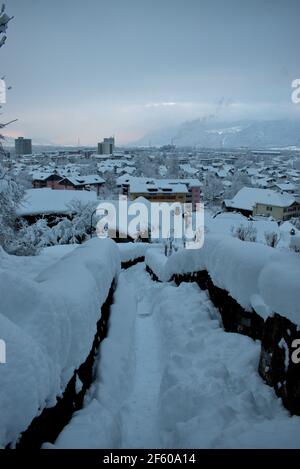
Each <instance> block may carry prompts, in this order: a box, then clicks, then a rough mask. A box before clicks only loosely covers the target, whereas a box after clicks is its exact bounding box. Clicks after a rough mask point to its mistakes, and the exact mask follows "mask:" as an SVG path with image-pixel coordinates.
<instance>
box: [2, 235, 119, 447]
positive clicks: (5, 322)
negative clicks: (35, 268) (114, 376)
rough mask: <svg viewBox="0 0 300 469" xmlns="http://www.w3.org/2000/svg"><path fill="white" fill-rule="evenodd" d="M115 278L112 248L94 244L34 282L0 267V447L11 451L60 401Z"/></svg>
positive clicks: (106, 242)
mask: <svg viewBox="0 0 300 469" xmlns="http://www.w3.org/2000/svg"><path fill="white" fill-rule="evenodd" d="M119 270H120V254H119V250H118V247H117V245H116V243H114V242H113V241H111V240H109V239H107V240H99V239H98V238H95V239H92V240H90V241H88V242H87V243H85V244H83V245H80V246H79V247H78V248H77V249H75V250H74V251H72V252H71V253H70V254H67V255H66V256H64V257H63V258H61V259H60V260H59V261H58V262H57V263H56V264H54V265H53V266H51V267H49V268H48V269H46V270H45V271H43V272H41V273H40V274H39V275H38V277H36V278H35V279H34V280H30V279H26V278H23V277H22V276H20V275H18V274H13V273H10V272H8V271H7V270H3V269H1V267H0V298H1V304H0V307H1V310H0V331H1V339H2V340H4V341H5V344H6V358H7V362H6V363H5V364H1V365H0V383H1V386H0V416H1V418H0V446H5V445H7V444H8V443H13V442H15V441H16V439H17V438H18V437H19V435H20V433H21V432H23V431H24V430H26V428H27V427H28V426H29V424H30V423H31V421H32V420H33V419H34V418H35V417H36V416H37V415H38V414H39V413H41V412H42V411H43V409H45V408H49V407H53V406H54V405H55V404H56V401H57V397H61V396H62V393H63V391H64V390H65V387H66V385H67V383H68V381H69V380H70V378H71V377H72V376H73V375H74V371H75V370H76V369H77V368H78V367H79V366H80V365H81V364H82V363H83V362H84V361H85V359H86V357H87V356H88V354H89V352H90V350H91V347H92V344H93V340H94V336H95V333H96V329H97V321H98V320H99V318H100V315H101V306H102V305H103V304H104V302H105V300H106V298H107V296H108V293H109V291H110V288H111V285H112V283H113V281H114V279H115V278H116V276H117V275H118V273H119Z"/></svg>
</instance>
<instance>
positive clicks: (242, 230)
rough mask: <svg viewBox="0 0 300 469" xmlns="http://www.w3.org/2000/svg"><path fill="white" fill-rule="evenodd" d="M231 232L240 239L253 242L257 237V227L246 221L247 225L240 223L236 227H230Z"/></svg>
mask: <svg viewBox="0 0 300 469" xmlns="http://www.w3.org/2000/svg"><path fill="white" fill-rule="evenodd" d="M232 234H233V236H235V237H236V238H238V239H240V240H241V241H252V242H253V243H254V242H255V241H256V238H257V229H256V228H255V226H254V224H253V223H247V225H243V224H242V223H241V224H240V225H239V226H238V227H237V228H233V229H232Z"/></svg>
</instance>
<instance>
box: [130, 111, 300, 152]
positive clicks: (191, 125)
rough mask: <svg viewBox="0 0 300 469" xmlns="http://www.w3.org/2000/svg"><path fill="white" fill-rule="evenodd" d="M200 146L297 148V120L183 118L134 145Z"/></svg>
mask: <svg viewBox="0 0 300 469" xmlns="http://www.w3.org/2000/svg"><path fill="white" fill-rule="evenodd" d="M149 143H150V144H151V145H165V144H170V143H173V144H175V145H177V146H199V147H206V148H239V147H250V148H258V147H260V148H267V147H289V146H296V147H300V119H298V120H288V119H284V120H268V121H251V120H247V121H246V120H243V121H237V122H232V123H228V122H221V121H216V120H211V119H205V118H204V119H196V120H192V121H186V122H184V123H182V124H180V125H178V126H177V127H176V126H174V127H169V128H164V129H160V130H157V131H155V132H152V133H150V134H147V135H146V136H145V137H143V138H142V139H141V140H139V141H138V142H136V144H137V145H149Z"/></svg>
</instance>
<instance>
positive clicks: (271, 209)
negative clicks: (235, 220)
mask: <svg viewBox="0 0 300 469" xmlns="http://www.w3.org/2000/svg"><path fill="white" fill-rule="evenodd" d="M223 207H224V208H225V209H226V211H229V212H233V211H236V212H240V213H242V214H243V215H245V216H251V215H253V216H265V217H272V218H274V219H275V220H278V221H286V220H289V219H290V218H293V217H299V216H300V201H299V200H298V199H296V198H295V197H294V196H293V195H291V194H287V193H283V192H276V191H274V190H270V189H258V188H253V187H243V188H242V189H241V190H239V191H238V193H237V194H236V195H235V196H234V197H233V199H231V200H228V199H227V200H224V202H223Z"/></svg>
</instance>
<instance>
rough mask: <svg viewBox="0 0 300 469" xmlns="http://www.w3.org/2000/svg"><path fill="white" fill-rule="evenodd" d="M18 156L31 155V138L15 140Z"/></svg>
mask: <svg viewBox="0 0 300 469" xmlns="http://www.w3.org/2000/svg"><path fill="white" fill-rule="evenodd" d="M15 151H16V156H22V155H31V154H32V142H31V139H30V138H24V137H18V138H16V139H15Z"/></svg>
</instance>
